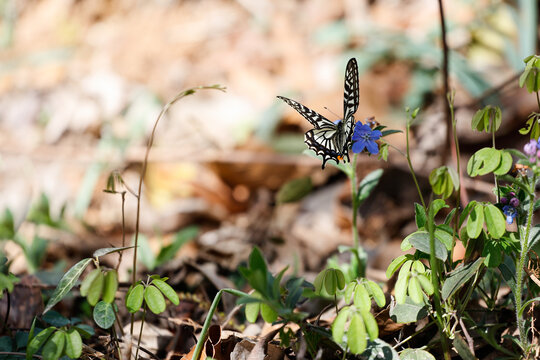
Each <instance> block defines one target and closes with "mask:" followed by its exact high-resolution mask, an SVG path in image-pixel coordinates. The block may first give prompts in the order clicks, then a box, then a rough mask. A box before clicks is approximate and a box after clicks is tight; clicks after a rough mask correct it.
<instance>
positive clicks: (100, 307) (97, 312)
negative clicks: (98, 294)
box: [93, 301, 115, 329]
mask: <svg viewBox="0 0 540 360" xmlns="http://www.w3.org/2000/svg"><path fill="white" fill-rule="evenodd" d="M93 316H94V321H95V322H96V324H97V325H98V326H99V327H100V328H102V329H109V328H110V327H111V326H113V324H114V320H115V316H114V308H113V304H111V303H108V302H105V301H100V302H98V303H97V304H96V306H95V307H94V315H93Z"/></svg>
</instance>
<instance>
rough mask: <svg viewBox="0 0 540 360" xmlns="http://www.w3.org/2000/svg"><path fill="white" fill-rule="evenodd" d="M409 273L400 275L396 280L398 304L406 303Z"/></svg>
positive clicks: (395, 292)
mask: <svg viewBox="0 0 540 360" xmlns="http://www.w3.org/2000/svg"><path fill="white" fill-rule="evenodd" d="M408 275H409V274H407V276H403V277H398V279H397V281H396V286H395V287H394V294H395V296H396V302H397V303H398V304H404V303H405V299H406V298H407V280H408Z"/></svg>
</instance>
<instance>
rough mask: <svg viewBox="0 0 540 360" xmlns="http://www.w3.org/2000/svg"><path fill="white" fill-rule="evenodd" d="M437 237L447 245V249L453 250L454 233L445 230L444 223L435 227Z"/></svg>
mask: <svg viewBox="0 0 540 360" xmlns="http://www.w3.org/2000/svg"><path fill="white" fill-rule="evenodd" d="M435 238H436V239H437V240H439V241H440V242H441V243H442V244H443V245H444V246H445V247H446V250H448V251H450V250H452V245H453V243H452V240H453V237H452V234H451V233H449V232H448V231H446V230H443V225H439V226H437V228H436V229H435Z"/></svg>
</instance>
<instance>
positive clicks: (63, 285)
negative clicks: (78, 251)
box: [43, 258, 92, 313]
mask: <svg viewBox="0 0 540 360" xmlns="http://www.w3.org/2000/svg"><path fill="white" fill-rule="evenodd" d="M91 261H92V259H91V258H88V259H83V260H81V261H79V262H78V263H76V264H75V265H73V266H72V267H71V269H69V270H68V271H67V272H66V273H65V274H64V276H63V277H62V279H60V283H59V284H58V286H57V287H56V289H55V290H54V292H53V294H52V296H51V298H50V299H49V301H48V302H47V306H45V310H43V313H46V312H47V311H49V310H51V309H52V308H53V306H54V305H56V304H57V303H58V302H59V301H60V300H62V299H63V298H64V296H66V294H67V293H68V292H69V290H71V288H72V287H73V286H74V285H75V283H76V282H77V280H78V279H79V276H81V274H82V272H83V271H84V269H85V268H86V266H87V265H88V264H89V263H90V262H91Z"/></svg>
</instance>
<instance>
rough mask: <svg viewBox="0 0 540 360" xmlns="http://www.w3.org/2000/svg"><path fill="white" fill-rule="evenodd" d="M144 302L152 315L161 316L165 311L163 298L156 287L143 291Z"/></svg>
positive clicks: (151, 286) (149, 287)
mask: <svg viewBox="0 0 540 360" xmlns="http://www.w3.org/2000/svg"><path fill="white" fill-rule="evenodd" d="M144 301H145V303H146V306H148V309H150V311H151V312H153V313H154V314H161V313H162V312H164V311H165V308H166V305H165V298H164V297H163V294H162V293H161V291H159V290H158V288H157V287H155V286H153V285H150V286H148V287H146V289H145V290H144Z"/></svg>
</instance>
